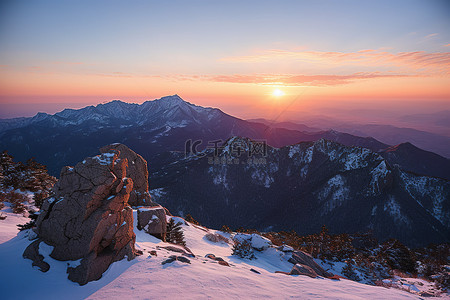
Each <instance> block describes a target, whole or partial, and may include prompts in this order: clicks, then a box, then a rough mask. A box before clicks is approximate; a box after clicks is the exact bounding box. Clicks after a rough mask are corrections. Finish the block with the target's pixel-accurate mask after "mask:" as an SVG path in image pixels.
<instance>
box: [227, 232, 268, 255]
mask: <svg viewBox="0 0 450 300" xmlns="http://www.w3.org/2000/svg"><path fill="white" fill-rule="evenodd" d="M233 240H234V241H236V242H239V243H242V242H244V241H247V242H248V243H249V244H250V245H251V246H252V248H253V249H255V250H258V251H263V250H266V249H267V248H269V247H270V246H271V245H272V242H271V241H270V240H269V239H268V238H265V237H263V236H260V235H259V234H256V233H251V234H250V233H236V234H235V235H234V236H233Z"/></svg>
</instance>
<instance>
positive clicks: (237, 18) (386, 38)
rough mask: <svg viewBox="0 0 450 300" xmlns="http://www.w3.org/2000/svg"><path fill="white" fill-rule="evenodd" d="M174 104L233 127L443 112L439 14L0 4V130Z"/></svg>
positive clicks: (444, 51) (444, 67) (413, 7)
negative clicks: (230, 119) (2, 124)
mask: <svg viewBox="0 0 450 300" xmlns="http://www.w3.org/2000/svg"><path fill="white" fill-rule="evenodd" d="M276 88H278V89H280V90H282V91H283V92H284V93H285V95H284V96H281V97H275V96H273V94H272V93H273V91H274V89H276ZM172 94H179V95H180V96H181V97H183V98H184V99H185V100H187V101H189V102H192V103H195V104H198V105H203V106H214V107H219V108H221V109H222V110H224V111H225V112H228V113H230V114H233V115H236V116H239V117H243V118H254V117H266V118H271V117H274V116H279V115H280V114H281V115H282V116H281V119H289V120H298V119H299V118H301V117H302V116H304V115H305V114H325V115H327V114H328V115H330V114H331V115H333V114H335V115H336V116H337V115H338V114H340V113H341V115H342V116H343V115H344V114H343V113H342V112H343V111H345V112H346V113H345V114H346V115H347V117H348V116H349V115H351V114H352V113H351V112H352V111H355V110H357V111H360V112H361V111H371V112H372V114H370V113H368V114H362V115H364V118H368V119H367V122H370V121H371V120H370V118H373V119H376V115H377V114H378V115H384V116H394V115H400V114H407V113H419V112H421V113H423V112H426V113H432V112H437V111H442V110H450V2H449V1H434V0H426V1H425V0H422V1H414V0H405V1H392V0H390V1H379V0H377V1H373V0H372V1H361V0H355V1H345V0H340V1H336V0H330V1H321V0H315V1H261V0H260V1H111V0H108V1H68V0H63V1H54V0H52V1H44V0H36V1H17V0H9V1H8V0H3V1H1V2H0V117H3V118H4V117H15V116H30V115H34V114H35V113H36V112H38V111H45V112H50V113H54V112H56V111H58V110H61V109H62V108H64V107H72V108H78V107H82V106H86V105H90V104H97V103H101V102H105V101H110V100H113V99H121V100H123V101H127V102H136V103H141V102H143V101H145V100H152V99H155V98H160V97H162V96H166V95H172ZM349 112H350V113H349ZM374 112H375V113H374ZM362 115H360V116H362Z"/></svg>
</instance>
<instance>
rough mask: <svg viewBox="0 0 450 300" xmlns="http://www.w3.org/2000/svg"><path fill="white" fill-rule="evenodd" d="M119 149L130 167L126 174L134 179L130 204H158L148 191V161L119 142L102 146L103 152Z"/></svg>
mask: <svg viewBox="0 0 450 300" xmlns="http://www.w3.org/2000/svg"><path fill="white" fill-rule="evenodd" d="M114 150H118V153H119V159H126V160H127V161H128V167H127V171H126V174H127V175H126V176H127V177H128V178H131V179H132V180H133V186H134V188H133V190H132V191H131V193H130V198H129V199H128V204H129V205H131V206H156V205H158V204H156V203H154V202H152V198H151V196H150V194H149V192H148V169H147V161H146V160H145V159H144V158H143V157H142V156H140V155H139V154H137V153H136V152H134V151H133V150H131V149H130V148H128V147H127V146H125V145H123V144H119V143H115V144H111V145H107V146H104V147H102V148H100V152H101V153H109V152H111V151H114Z"/></svg>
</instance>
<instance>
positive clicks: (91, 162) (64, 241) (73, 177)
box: [24, 145, 145, 285]
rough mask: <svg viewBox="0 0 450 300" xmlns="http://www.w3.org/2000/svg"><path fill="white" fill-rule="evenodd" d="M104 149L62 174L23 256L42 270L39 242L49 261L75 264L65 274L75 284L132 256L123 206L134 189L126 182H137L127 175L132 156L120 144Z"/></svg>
mask: <svg viewBox="0 0 450 300" xmlns="http://www.w3.org/2000/svg"><path fill="white" fill-rule="evenodd" d="M106 148H107V147H106ZM106 148H103V149H102V152H103V153H102V154H101V155H98V156H95V157H90V158H86V159H85V160H84V161H82V162H80V163H78V164H77V165H76V166H75V167H64V168H63V169H62V171H61V176H60V180H59V181H58V183H57V184H56V185H55V187H54V189H53V192H54V196H53V197H52V198H49V199H47V200H45V202H44V204H43V205H42V209H41V213H40V215H39V217H38V219H37V221H36V229H35V231H36V233H37V235H38V238H39V239H38V240H37V241H35V242H34V243H32V244H31V245H30V246H29V247H28V248H27V249H26V250H25V252H24V257H25V258H29V259H32V260H33V264H36V265H38V266H42V267H41V270H42V271H45V268H46V267H45V264H43V262H42V256H41V255H40V254H39V244H40V243H42V242H44V243H46V244H47V245H49V246H52V247H53V250H52V251H51V253H50V256H51V257H52V258H54V259H57V260H61V261H74V260H80V261H79V265H78V266H76V267H68V269H67V273H68V274H69V279H70V280H72V281H75V282H78V283H79V284H80V285H83V284H86V283H87V282H89V281H92V280H97V279H99V278H100V277H101V276H102V274H103V272H104V271H106V270H107V269H108V267H109V265H110V264H111V263H113V262H115V261H118V260H121V259H123V258H125V257H127V258H128V260H131V259H133V258H134V257H135V256H136V255H137V252H136V250H135V247H134V243H135V237H136V235H135V234H134V232H133V210H132V209H131V207H130V206H129V204H128V200H129V198H130V195H131V194H133V191H134V190H135V189H134V181H133V179H132V177H134V178H137V177H139V176H137V175H136V174H135V176H129V174H131V173H130V169H131V168H129V164H130V161H129V160H128V157H131V158H133V157H137V154H135V153H134V152H133V151H131V150H130V149H128V148H126V147H125V146H123V145H120V146H117V147H116V148H114V147H112V148H111V149H109V150H107V149H106ZM119 149H120V150H119ZM133 153H134V155H133ZM136 161H137V160H135V164H136ZM141 187H142V186H141ZM144 188H145V187H144ZM134 194H135V195H139V194H138V193H134Z"/></svg>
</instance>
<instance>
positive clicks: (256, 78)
mask: <svg viewBox="0 0 450 300" xmlns="http://www.w3.org/2000/svg"><path fill="white" fill-rule="evenodd" d="M172 76H173V77H174V78H176V79H178V80H202V81H211V82H228V83H247V84H258V85H281V86H333V85H342V84H349V83H351V82H354V81H357V80H364V79H374V78H394V77H412V75H404V74H381V73H377V72H374V73H354V74H350V75H295V74H249V75H242V74H235V75H203V76H187V75H172Z"/></svg>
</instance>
